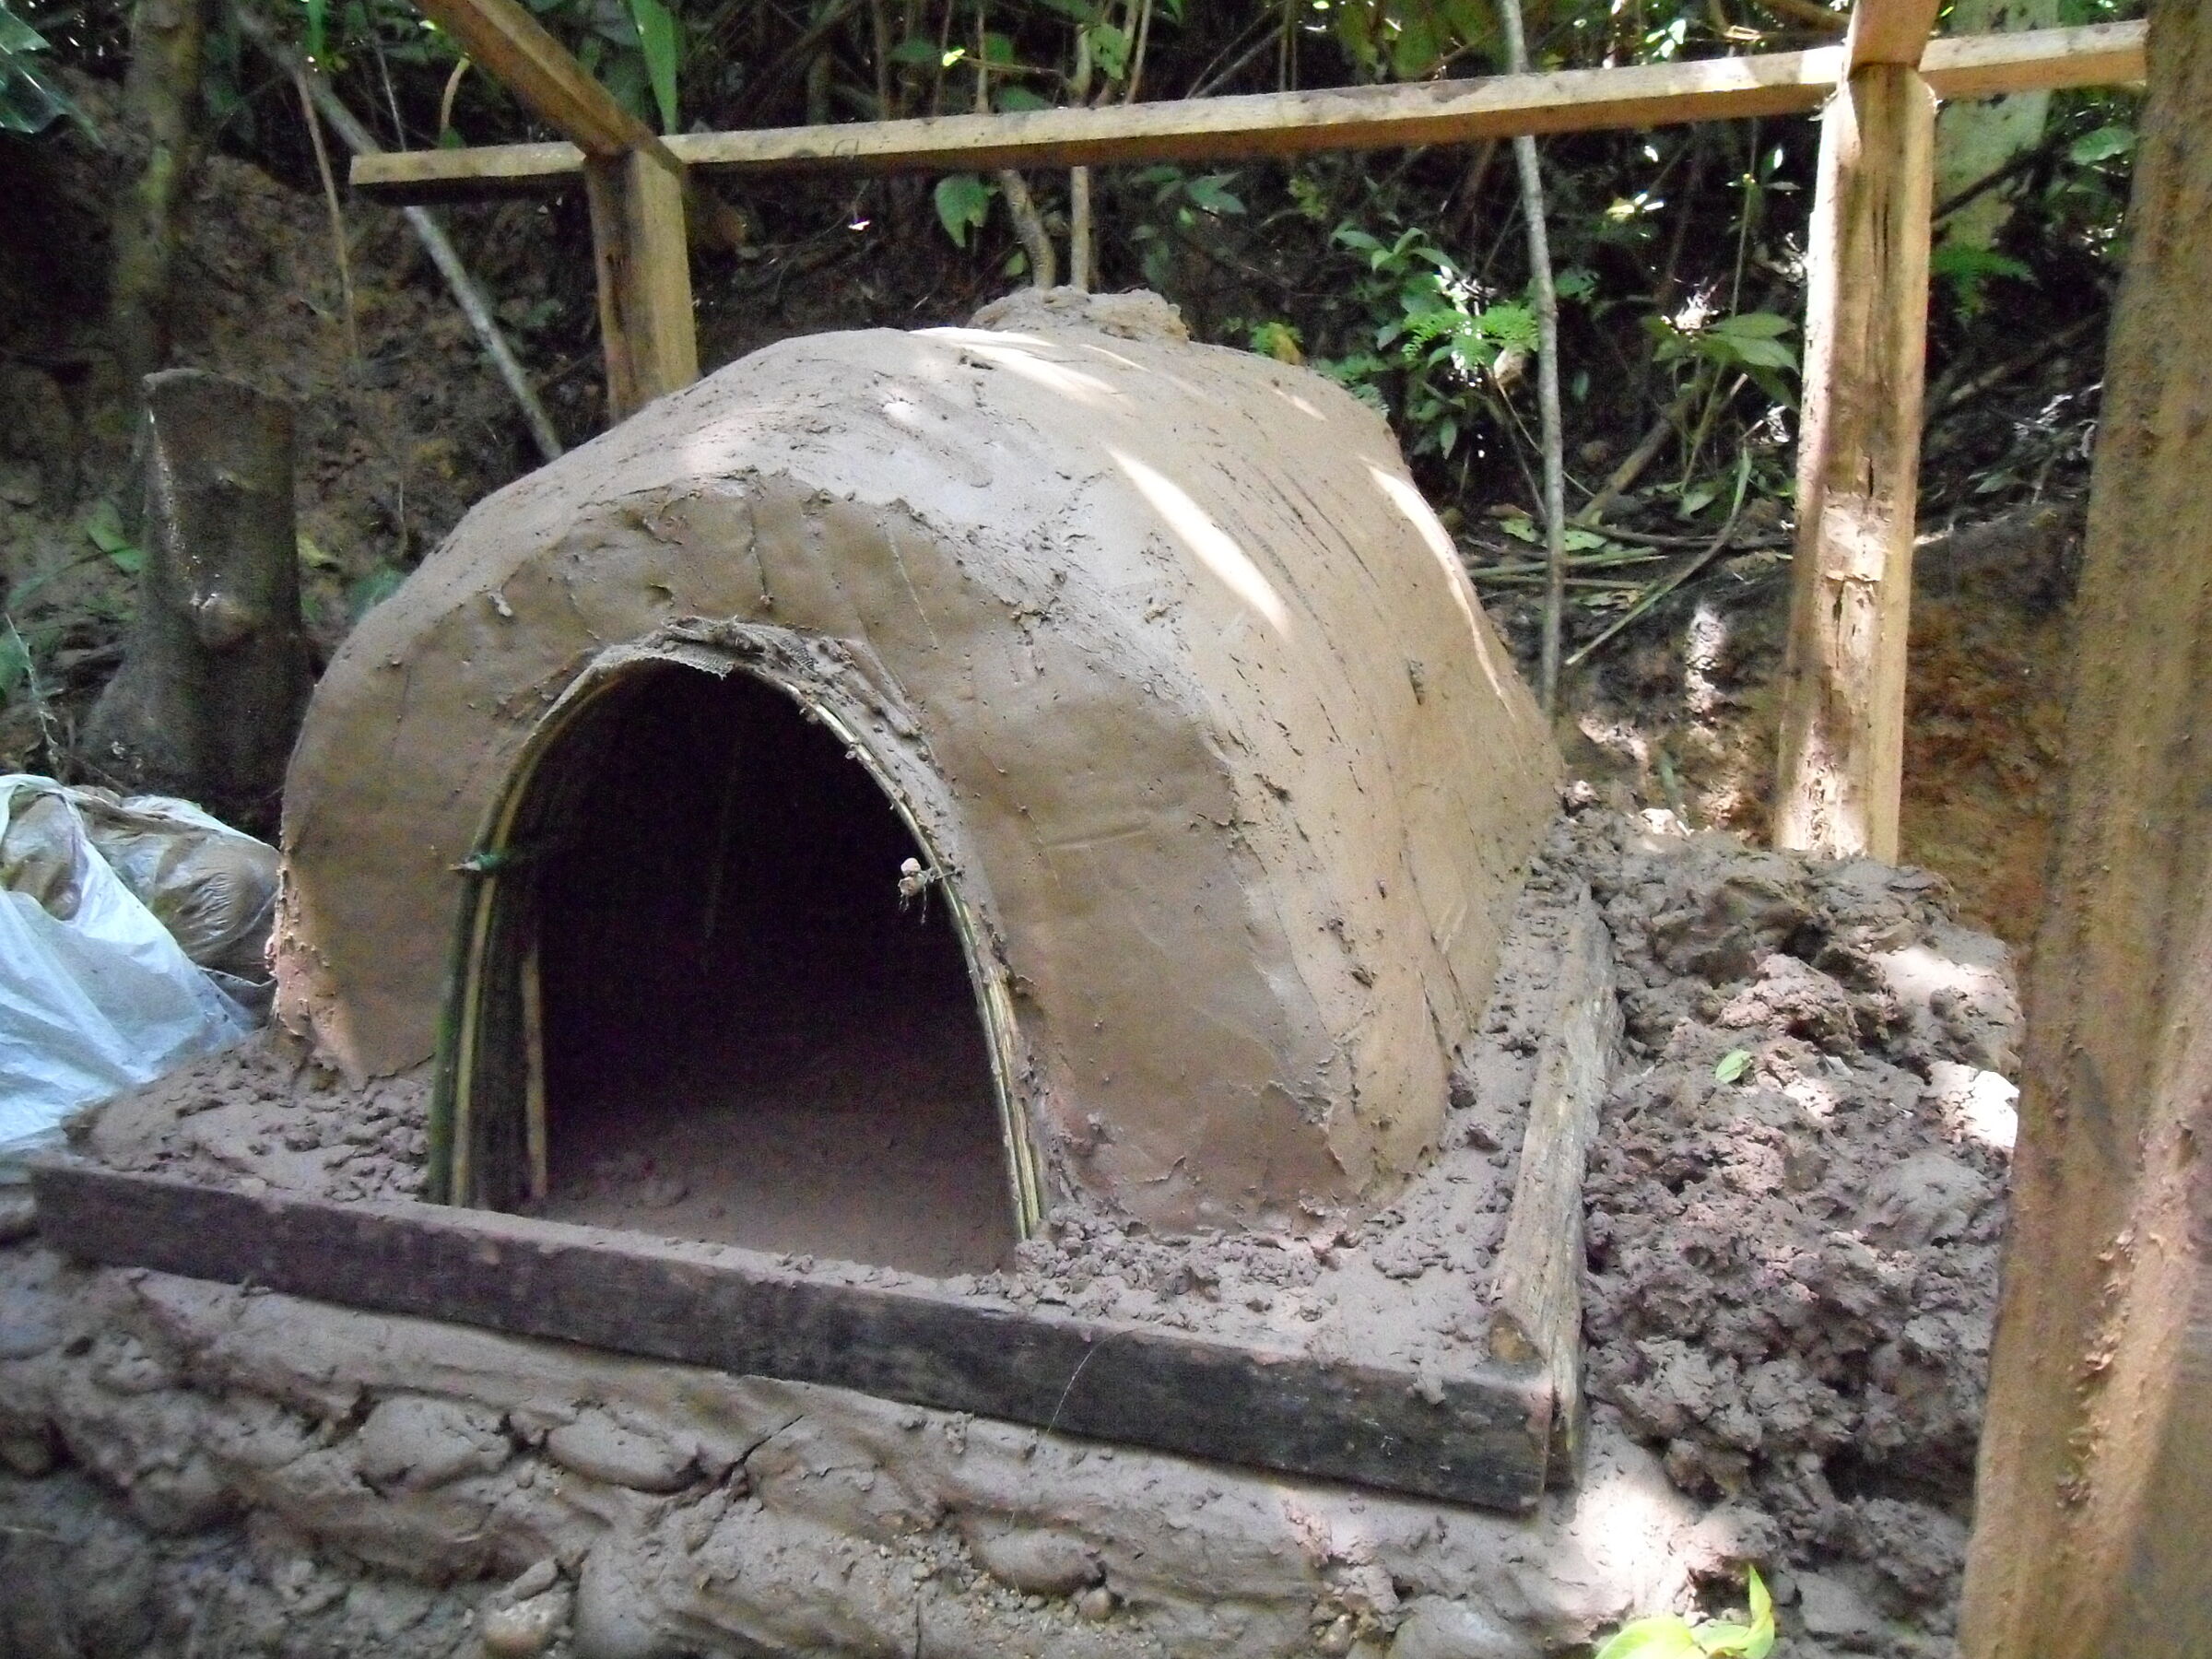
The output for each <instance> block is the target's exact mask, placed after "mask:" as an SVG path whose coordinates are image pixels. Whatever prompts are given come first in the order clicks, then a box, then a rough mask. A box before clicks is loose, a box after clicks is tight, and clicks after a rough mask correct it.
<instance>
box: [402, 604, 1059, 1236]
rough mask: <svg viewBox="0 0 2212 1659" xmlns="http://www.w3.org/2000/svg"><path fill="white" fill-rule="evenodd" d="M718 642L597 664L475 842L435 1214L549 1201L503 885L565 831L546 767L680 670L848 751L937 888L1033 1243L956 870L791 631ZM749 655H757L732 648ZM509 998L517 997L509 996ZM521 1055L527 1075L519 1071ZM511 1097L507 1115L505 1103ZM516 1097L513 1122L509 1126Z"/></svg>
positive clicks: (1012, 1034)
mask: <svg viewBox="0 0 2212 1659" xmlns="http://www.w3.org/2000/svg"><path fill="white" fill-rule="evenodd" d="M714 631H715V634H716V638H715V640H714V641H701V640H698V639H688V638H684V637H682V636H681V635H680V634H677V635H672V636H669V637H665V638H664V639H662V640H660V641H653V642H647V643H641V644H631V645H619V646H615V647H613V648H611V649H609V650H607V651H605V652H602V653H599V655H598V656H596V657H595V658H594V659H593V661H592V662H591V663H590V664H589V665H587V666H586V667H585V668H584V670H583V671H582V673H581V674H580V675H578V676H577V677H576V678H575V679H574V680H573V681H571V684H570V685H569V688H568V689H567V690H565V691H564V692H563V693H562V694H561V695H560V697H559V699H558V700H555V702H554V704H553V706H552V707H551V708H550V709H548V710H547V712H546V713H545V714H544V716H543V717H542V718H541V719H540V720H539V721H538V723H537V724H536V725H535V727H534V728H533V729H532V730H531V732H530V735H529V736H528V737H527V738H525V739H524V743H523V747H522V748H521V750H520V752H519V753H518V754H517V756H516V758H515V760H514V763H513V765H512V769H511V770H510V771H509V773H508V777H507V782H506V783H505V785H504V786H503V787H502V789H501V790H500V794H499V795H498V796H497V797H496V798H495V799H494V801H493V803H492V806H491V808H490V811H489V812H488V814H487V815H486V818H485V821H484V824H483V826H482V828H481V829H480V830H478V831H477V837H476V841H475V847H474V851H472V852H471V853H469V855H468V856H467V857H466V858H465V859H464V860H462V862H461V863H460V864H458V865H455V866H453V867H454V870H455V873H456V874H458V875H460V876H462V877H464V878H465V881H466V888H465V891H464V893H463V896H462V900H461V904H460V907H459V914H458V918H457V924H456V926H455V928H454V933H453V954H452V956H451V958H450V959H449V967H448V971H447V982H446V994H445V1006H444V1011H443V1013H442V1015H441V1018H440V1020H439V1026H438V1051H437V1059H436V1062H435V1065H434V1068H433V1073H432V1077H433V1081H432V1086H431V1093H430V1110H429V1191H428V1194H426V1195H427V1196H428V1197H429V1199H430V1200H431V1201H432V1202H433V1203H447V1204H458V1205H464V1206H471V1207H477V1208H502V1207H506V1206H511V1205H512V1204H514V1203H516V1202H518V1201H519V1200H520V1199H521V1198H522V1197H524V1196H525V1195H527V1196H534V1197H542V1196H543V1195H544V1194H545V1190H546V1185H547V1132H546V1091H545V1064H544V1053H545V1051H544V1029H543V1009H542V1003H541V999H540V996H539V993H538V978H537V973H538V942H537V938H536V911H535V903H534V902H532V901H531V900H529V899H528V898H527V897H526V896H524V895H520V894H517V893H516V890H515V889H516V884H515V883H514V882H512V880H510V879H509V877H511V876H512V874H513V873H514V872H516V871H517V870H520V869H524V868H526V867H527V865H529V864H530V863H531V862H532V861H533V860H534V859H535V856H536V855H537V851H538V849H537V846H536V844H535V834H536V833H537V832H539V831H542V830H546V829H548V828H549V827H550V826H551V824H552V823H554V822H556V821H558V819H559V814H560V810H561V808H562V806H563V805H564V804H565V801H564V796H563V794H561V793H560V789H559V786H560V784H561V783H562V782H564V781H565V780H564V779H562V778H561V777H560V776H559V775H550V776H548V775H547V769H546V763H547V760H548V759H550V758H551V757H552V756H554V755H555V754H556V753H557V752H559V751H560V750H562V749H564V748H568V747H572V745H573V742H574V741H575V740H578V739H586V740H588V738H589V736H590V729H589V728H590V725H591V724H593V723H595V722H598V721H601V720H603V719H604V718H605V717H606V716H607V715H608V714H609V713H611V712H614V710H615V709H616V708H617V707H618V705H619V703H620V701H621V700H622V697H623V695H624V694H625V693H626V692H627V691H629V690H631V689H634V688H636V687H637V686H638V684H639V683H640V682H641V677H643V676H644V675H645V674H647V673H649V672H652V671H653V670H655V669H658V668H675V669H678V670H689V671H693V672H698V673H704V674H709V675H712V676H713V677H715V678H717V679H723V678H726V677H728V676H730V675H732V674H743V675H746V676H748V677H751V678H752V679H754V680H756V681H758V682H759V683H760V684H762V685H765V686H767V687H769V688H771V689H772V690H775V691H777V692H780V693H781V694H782V695H783V696H784V697H786V698H788V699H789V700H791V701H792V702H793V703H794V705H796V707H797V709H798V712H799V713H800V714H801V715H802V716H803V717H804V718H805V719H806V720H808V721H810V722H812V723H814V724H818V725H820V726H822V727H823V728H824V729H826V730H827V731H828V732H829V733H830V735H832V736H833V737H835V738H836V739H837V740H838V741H839V742H840V743H841V744H842V745H843V746H844V748H845V752H846V754H847V756H849V757H850V758H851V759H854V760H856V761H858V762H859V763H860V765H861V766H862V767H863V768H865V770H866V771H867V773H868V776H869V778H870V779H871V781H873V782H874V783H875V784H876V786H877V789H878V790H879V791H880V792H881V793H882V794H883V797H884V800H885V801H886V803H887V804H888V806H890V808H891V810H892V812H893V813H895V814H896V815H897V817H898V818H899V821H900V824H901V825H902V826H904V828H905V830H906V831H907V833H908V834H909V835H910V836H912V838H913V841H914V843H915V845H916V846H917V847H919V848H920V849H921V851H922V853H923V855H924V858H925V859H926V860H927V862H928V867H929V868H930V869H931V870H932V871H934V872H935V874H936V877H937V879H936V880H935V883H934V884H933V885H934V886H935V888H936V889H937V891H938V893H939V895H940V897H941V898H942V899H943V900H944V902H945V905H946V908H947V912H949V913H950V915H951V917H952V921H953V927H954V930H955V932H956V933H957V934H958V935H959V941H960V951H961V956H962V959H964V961H965V962H966V965H967V970H968V980H969V983H970V985H971V987H972V989H973V991H974V994H975V1002H976V1013H977V1016H978V1018H980V1019H981V1020H982V1029H983V1038H984V1047H985V1050H986V1052H987V1053H988V1054H989V1056H990V1065H991V1087H992V1095H993V1099H994V1104H995V1106H996V1109H997V1112H998V1121H999V1140H1000V1144H1001V1147H1002V1148H1003V1150H1004V1153H1005V1157H1006V1182H1007V1190H1008V1196H1009V1198H1010V1199H1011V1202H1012V1205H1013V1214H1014V1224H1015V1232H1016V1235H1017V1237H1018V1238H1021V1239H1027V1238H1029V1237H1030V1236H1031V1235H1032V1234H1033V1233H1034V1232H1035V1231H1036V1230H1037V1229H1038V1227H1039V1226H1040V1225H1041V1222H1042V1220H1043V1214H1044V1208H1043V1182H1042V1176H1041V1168H1042V1160H1041V1158H1040V1156H1039V1154H1038V1150H1037V1146H1036V1141H1035V1138H1034V1136H1033V1135H1032V1134H1031V1132H1030V1117H1029V1112H1028V1110H1027V1107H1026V1104H1025V1103H1024V1102H1023V1101H1022V1100H1020V1099H1019V1097H1018V1091H1017V1088H1016V1081H1015V1080H1016V1079H1017V1078H1018V1077H1019V1076H1020V1075H1021V1069H1022V1068H1021V1065H1020V1062H1019V1052H1020V1050H1019V1032H1018V1028H1017V1026H1016V1023H1015V1018H1014V1000H1013V994H1012V992H1011V990H1010V989H1009V988H1008V985H1007V983H1006V968H1005V965H1004V964H1003V963H1001V962H1000V961H999V959H998V958H997V955H996V953H995V952H994V951H993V950H992V949H991V948H990V947H989V943H988V937H987V935H986V933H985V930H984V928H983V927H982V923H981V920H980V918H979V917H978V916H977V914H976V913H975V910H974V907H973V905H972V904H971V902H970V901H969V900H968V899H967V897H966V896H965V895H964V894H963V893H962V891H961V888H960V880H959V866H958V865H957V862H956V861H954V860H953V859H951V858H950V857H948V856H947V850H946V848H945V847H944V846H943V844H942V838H941V837H940V836H938V835H936V834H935V833H933V832H932V830H931V829H930V827H929V826H928V825H927V824H926V823H925V822H924V818H923V815H922V814H921V813H920V812H919V811H918V810H917V809H916V806H915V803H914V801H913V798H912V794H910V792H909V791H908V790H906V789H905V788H904V787H903V786H901V785H900V782H899V781H898V779H897V777H896V776H895V775H894V773H893V771H892V770H891V768H890V767H889V766H888V765H887V764H886V762H885V760H884V759H883V758H882V757H881V756H879V755H877V753H876V752H875V751H874V749H873V748H872V747H870V745H869V743H868V741H867V740H866V738H865V736H864V735H862V723H861V722H860V721H859V720H858V719H856V718H855V717H854V716H853V714H852V713H850V712H846V711H842V710H841V709H839V708H838V707H836V706H835V702H834V699H833V697H832V696H831V695H830V694H827V693H826V690H825V688H824V687H822V686H821V685H820V684H818V683H811V682H809V681H808V680H806V678H803V677H801V676H799V675H797V674H795V673H793V672H791V671H790V670H789V669H788V668H783V667H781V666H779V662H778V659H779V658H780V657H782V656H784V655H787V654H789V653H788V652H783V651H778V650H777V649H775V647H776V646H777V645H778V644H779V643H782V642H784V640H785V636H784V631H783V630H782V629H761V628H752V627H743V626H740V627H737V628H735V629H733V628H730V627H727V626H724V627H718V628H717V629H715V630H714ZM733 636H735V638H733ZM746 644H750V645H753V646H755V647H757V649H754V650H750V651H747V650H743V649H739V648H734V647H735V646H742V645H746ZM526 891H527V889H525V894H526ZM518 898H520V899H521V900H522V901H521V902H519V903H518V902H517V899H518ZM510 986H512V996H509V995H507V994H506V992H507V990H508V988H509V987H510ZM518 1049H519V1050H520V1055H521V1065H520V1066H519V1067H517V1066H516V1065H515V1064H514V1061H515V1057H516V1051H517V1050H518ZM518 1070H519V1071H520V1073H521V1076H520V1077H517V1076H516V1075H515V1074H516V1072H517V1071H518ZM502 1096H503V1097H505V1100H504V1101H502V1100H500V1098H499V1097H502ZM517 1096H519V1104H520V1106H521V1112H520V1114H519V1117H518V1116H517V1115H516V1114H515V1113H514V1112H513V1111H512V1103H514V1102H515V1100H516V1097H517Z"/></svg>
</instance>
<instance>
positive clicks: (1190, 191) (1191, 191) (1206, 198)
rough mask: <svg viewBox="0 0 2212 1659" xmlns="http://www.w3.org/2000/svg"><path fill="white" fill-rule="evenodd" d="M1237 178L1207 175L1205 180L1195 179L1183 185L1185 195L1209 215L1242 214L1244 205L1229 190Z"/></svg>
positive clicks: (1229, 174)
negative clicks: (1232, 180) (1231, 183)
mask: <svg viewBox="0 0 2212 1659" xmlns="http://www.w3.org/2000/svg"><path fill="white" fill-rule="evenodd" d="M1236 176H1237V175H1236V174H1234V173H1207V174H1206V176H1205V177H1204V178H1198V179H1193V180H1191V181H1190V182H1188V183H1186V184H1185V185H1183V187H1182V189H1183V194H1185V195H1187V196H1189V197H1190V198H1191V200H1192V201H1193V202H1194V203H1195V204H1196V205H1197V206H1200V207H1203V208H1204V209H1206V212H1208V213H1217V214H1238V213H1242V212H1243V211H1244V204H1243V203H1242V202H1241V201H1240V200H1238V199H1237V197H1236V196H1235V195H1234V194H1231V193H1230V190H1229V188H1228V186H1229V182H1230V180H1231V179H1233V178H1235V177H1236Z"/></svg>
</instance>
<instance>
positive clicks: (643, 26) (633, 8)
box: [629, 0, 678, 133]
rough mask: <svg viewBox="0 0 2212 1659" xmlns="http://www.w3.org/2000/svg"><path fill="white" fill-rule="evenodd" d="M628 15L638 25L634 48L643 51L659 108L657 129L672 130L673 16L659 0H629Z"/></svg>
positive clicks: (654, 97)
mask: <svg viewBox="0 0 2212 1659" xmlns="http://www.w3.org/2000/svg"><path fill="white" fill-rule="evenodd" d="M629 15H630V18H631V19H632V21H634V22H635V23H636V24H637V26H638V49H639V50H640V51H641V52H642V53H644V54H645V76H646V79H647V80H648V81H650V82H651V83H652V86H653V102H654V103H655V104H656V105H657V106H659V109H660V112H661V131H662V132H664V133H673V132H675V131H676V128H677V120H676V61H677V53H678V45H677V34H676V18H675V16H674V14H672V13H671V12H670V11H669V9H668V8H667V6H664V5H663V4H662V3H661V0H629Z"/></svg>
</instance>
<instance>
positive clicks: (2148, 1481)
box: [1959, 0, 2212, 1659]
mask: <svg viewBox="0 0 2212 1659" xmlns="http://www.w3.org/2000/svg"><path fill="white" fill-rule="evenodd" d="M2151 43H2152V50H2151V56H2150V88H2149V94H2148V97H2147V100H2146V101H2145V104H2144V108H2143V112H2142V116H2141V119H2140V122H2139V124H2138V128H2137V131H2138V133H2139V135H2140V137H2139V142H2138V148H2137V151H2136V155H2137V161H2136V177H2135V194H2134V197H2133V199H2132V200H2131V202H2130V203H2129V205H2128V209H2127V223H2128V229H2129V248H2130V251H2129V257H2128V265H2127V272H2126V276H2125V277H2124V279H2123V281H2122V283H2121V285H2120V297H2119V300H2118V303H2117V305H2116V306H2115V308H2114V311H2113V316H2112V345H2111V349H2110V353H2109V355H2108V357H2107V359H2106V360H2105V366H2104V385H2105V393H2104V411H2103V423H2102V427H2101V431H2100V439H2099V441H2098V445H2097V463H2096V473H2095V477H2094V479H2093V481H2092V485H2091V488H2090V493H2089V521H2088V551H2087V555H2086V558H2085V560H2084V564H2083V568H2082V572H2081V596H2080V598H2079V599H2078V600H2077V602H2076V621H2075V626H2076V628H2077V629H2078V632H2077V640H2078V641H2079V642H2078V643H2077V645H2076V647H2075V651H2076V653H2077V654H2076V658H2075V664H2074V669H2073V675H2072V685H2071V693H2072V694H2071V696H2070V698H2069V700H2068V710H2067V726H2066V739H2065V753H2066V757H2067V773H2066V788H2065V806H2064V808H2063V811H2062V814H2061V817H2060V819H2059V823H2058V825H2057V830H2056V834H2055V836H2054V838H2053V852H2052V861H2051V880H2050V885H2049V888H2048V891H2049V895H2050V897H2049V908H2048V910H2047V911H2046V912H2045V913H2044V916H2043V920H2042V926H2041V930H2040V932H2039V933H2038V934H2037V935H2036V947H2035V958H2034V961H2033V964H2032V966H2031V967H2030V972H2029V984H2028V992H2029V997H2028V1008H2029V1022H2028V1055H2027V1066H2026V1070H2025V1075H2024V1076H2023V1077H2022V1079H2021V1082H2022V1093H2021V1099H2020V1122H2019V1144H2018V1149H2017V1152H2016V1155H2015V1158H2014V1161H2013V1167H2012V1198H2011V1218H2010V1221H2009V1223H2008V1226H2007V1229H2006V1243H2005V1264H2004V1275H2003V1295H2002V1299H2001V1300H2000V1302H1999V1305H1998V1310H1997V1328H1996V1338H1995V1342H1994V1346H1993V1347H1992V1350H1991V1354H1990V1387H1989V1411H1988V1417H1987V1419H1986V1423H1985V1426H1984V1428H1983V1437H1982V1454H1981V1463H1980V1480H1979V1485H1978V1488H1977V1489H1976V1491H1975V1494H1974V1516H1975V1524H1974V1535H1973V1543H1972V1546H1971V1550H1970V1552H1969V1556H1968V1562H1967V1575H1966V1594H1965V1599H1964V1603H1963V1606H1962V1609H1961V1614H1960V1618H1959V1647H1960V1651H1961V1652H1962V1653H1964V1654H1965V1655H1966V1656H1967V1659H2121V1656H2122V1655H2125V1659H2204V1655H2206V1654H2207V1653H2212V1156H2208V1155H2207V1154H2208V1153H2212V813H2207V811H2206V803H2207V801H2212V740H2208V739H2212V675H2207V674H2206V669H2205V665H2206V663H2207V662H2208V661H2212V583H2207V582H2206V557H2205V555H2206V547H2212V421H2207V420H2206V418H2205V411H2206V409H2207V408H2208V407H2212V310H2208V309H2207V307H2206V294H2207V293H2208V292H2212V147H2206V143H2205V112H2206V109H2207V108H2212V7H2208V6H2203V5H2193V4H2188V3H2186V0H2181V3H2175V4H2169V5H2154V7H2153V14H2152V19H2151Z"/></svg>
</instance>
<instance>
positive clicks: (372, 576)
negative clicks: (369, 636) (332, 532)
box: [346, 564, 407, 622]
mask: <svg viewBox="0 0 2212 1659" xmlns="http://www.w3.org/2000/svg"><path fill="white" fill-rule="evenodd" d="M406 579H407V576H406V571H401V570H397V569H395V568H394V567H393V566H391V565H388V564H379V565H377V566H376V567H375V568H374V569H372V570H371V571H370V572H369V573H368V574H367V575H366V576H364V577H362V578H361V579H360V580H359V582H355V583H354V584H353V585H352V586H351V587H349V588H347V590H346V614H347V616H349V617H351V618H353V620H355V621H356V622H359V620H360V619H361V618H363V617H365V616H367V615H368V614H369V613H370V612H371V610H374V609H375V608H376V607H377V606H380V605H382V603H383V602H384V601H385V600H387V599H389V598H391V597H392V595H393V594H396V593H397V592H399V584H400V583H401V582H405V581H406Z"/></svg>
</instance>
